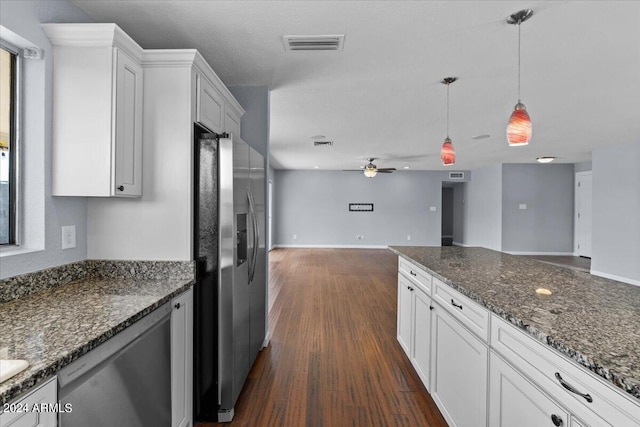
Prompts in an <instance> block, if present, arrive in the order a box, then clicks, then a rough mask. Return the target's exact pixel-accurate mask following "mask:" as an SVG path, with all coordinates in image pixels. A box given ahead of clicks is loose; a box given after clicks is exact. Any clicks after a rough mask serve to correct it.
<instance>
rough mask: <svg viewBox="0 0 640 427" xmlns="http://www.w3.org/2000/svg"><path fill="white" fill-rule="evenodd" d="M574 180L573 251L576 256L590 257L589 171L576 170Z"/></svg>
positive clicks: (590, 200)
mask: <svg viewBox="0 0 640 427" xmlns="http://www.w3.org/2000/svg"><path fill="white" fill-rule="evenodd" d="M575 182H576V183H575V186H576V187H575V191H576V197H575V243H574V245H575V246H574V247H575V252H576V254H577V255H578V256H581V257H585V258H591V233H592V230H591V223H592V220H591V205H592V174H591V171H587V172H577V173H576V180H575Z"/></svg>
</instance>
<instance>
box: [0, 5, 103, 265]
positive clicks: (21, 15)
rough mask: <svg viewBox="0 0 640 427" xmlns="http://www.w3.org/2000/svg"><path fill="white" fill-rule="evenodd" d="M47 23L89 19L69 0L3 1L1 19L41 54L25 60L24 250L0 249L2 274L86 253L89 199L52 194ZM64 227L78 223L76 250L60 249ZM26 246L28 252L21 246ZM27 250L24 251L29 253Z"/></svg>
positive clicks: (70, 258)
mask: <svg viewBox="0 0 640 427" xmlns="http://www.w3.org/2000/svg"><path fill="white" fill-rule="evenodd" d="M46 22H91V20H90V18H89V17H88V16H87V15H86V14H85V13H84V12H82V11H81V10H80V9H78V8H77V7H75V6H73V5H72V4H71V3H68V2H67V1H37V2H35V1H2V2H0V23H1V24H2V25H3V26H5V27H6V28H8V29H9V30H11V31H12V32H14V33H16V34H18V35H19V36H21V37H22V38H24V39H26V40H28V41H29V42H31V43H32V44H34V45H36V46H38V47H40V48H42V49H43V51H44V58H43V59H42V60H40V61H29V62H28V63H27V61H25V70H24V71H25V80H26V81H27V82H28V85H25V97H24V100H23V101H24V111H23V112H24V120H25V121H27V122H28V123H29V126H28V127H25V129H24V134H23V137H24V139H23V144H24V147H23V148H24V149H23V151H22V159H21V162H22V164H21V165H22V174H23V178H22V179H23V181H22V184H23V186H22V191H21V195H22V199H23V202H24V205H23V206H22V216H21V219H22V221H23V224H24V226H25V227H24V230H23V231H24V232H25V233H26V234H27V235H26V236H22V242H23V243H25V244H24V245H23V246H22V248H21V249H22V251H19V252H13V254H12V255H10V254H9V253H8V252H7V250H8V249H10V248H2V250H1V254H2V258H1V259H0V263H1V265H0V277H1V278H7V277H12V276H15V275H18V274H23V273H28V272H32V271H36V270H41V269H45V268H50V267H53V266H57V265H62V264H66V263H69V262H73V261H78V260H83V259H85V258H86V256H87V237H86V234H87V233H86V230H87V200H86V199H85V198H73V197H52V196H51V142H52V141H51V132H52V121H51V120H52V96H53V88H52V84H53V77H52V76H53V70H52V65H53V58H52V56H53V55H52V47H51V43H49V39H48V38H47V36H46V35H45V33H44V32H43V30H42V27H41V26H40V24H41V23H46ZM62 225H75V226H76V244H77V247H76V248H75V249H67V250H64V251H63V250H62V249H61V239H62V233H61V229H60V227H61V226H62ZM25 249H26V250H25ZM27 251H28V252H27Z"/></svg>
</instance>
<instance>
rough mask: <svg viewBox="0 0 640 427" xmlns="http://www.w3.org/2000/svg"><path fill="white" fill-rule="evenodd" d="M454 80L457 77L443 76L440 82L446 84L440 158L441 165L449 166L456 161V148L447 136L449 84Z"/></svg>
mask: <svg viewBox="0 0 640 427" xmlns="http://www.w3.org/2000/svg"><path fill="white" fill-rule="evenodd" d="M456 80H458V78H457V77H445V78H444V79H442V82H441V83H443V84H446V85H447V137H446V138H445V139H444V143H443V144H442V148H441V149H440V159H441V160H442V165H443V166H450V165H454V164H455V163H456V150H455V149H454V148H453V143H452V142H451V138H449V85H450V84H451V83H453V82H455V81H456Z"/></svg>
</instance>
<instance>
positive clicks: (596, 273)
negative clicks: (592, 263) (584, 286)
mask: <svg viewBox="0 0 640 427" xmlns="http://www.w3.org/2000/svg"><path fill="white" fill-rule="evenodd" d="M590 273H591V274H593V275H594V276H599V277H604V278H605V279H611V280H617V281H618V282H623V283H628V284H630V285H636V286H640V280H634V279H629V278H627V277H620V276H616V275H615V274H609V273H603V272H602V271H596V270H591V271H590Z"/></svg>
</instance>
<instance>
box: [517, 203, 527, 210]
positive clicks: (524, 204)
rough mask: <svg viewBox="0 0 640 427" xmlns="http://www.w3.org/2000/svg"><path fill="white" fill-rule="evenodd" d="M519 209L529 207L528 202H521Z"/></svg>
mask: <svg viewBox="0 0 640 427" xmlns="http://www.w3.org/2000/svg"><path fill="white" fill-rule="evenodd" d="M518 209H520V210H525V209H527V204H526V203H520V204H519V205H518Z"/></svg>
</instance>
